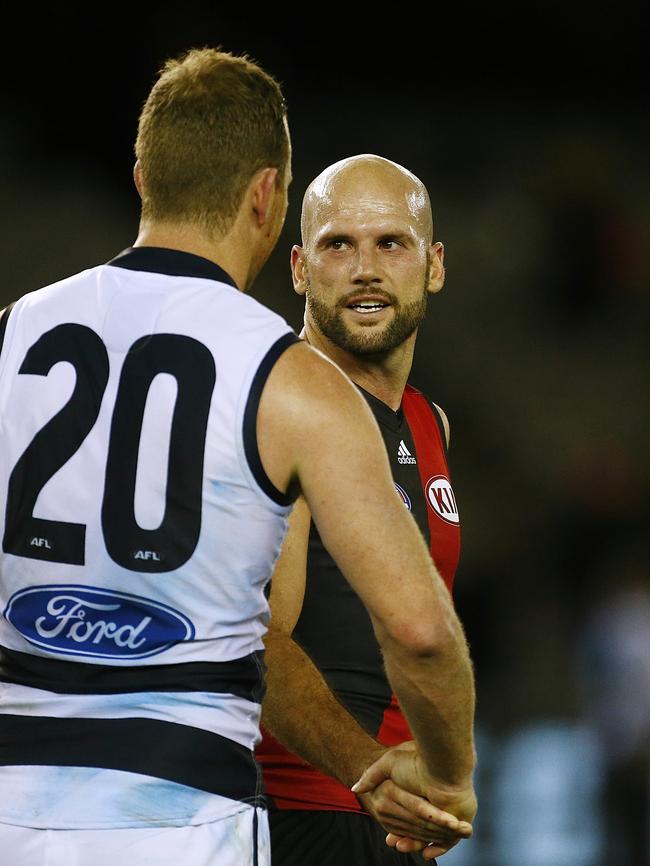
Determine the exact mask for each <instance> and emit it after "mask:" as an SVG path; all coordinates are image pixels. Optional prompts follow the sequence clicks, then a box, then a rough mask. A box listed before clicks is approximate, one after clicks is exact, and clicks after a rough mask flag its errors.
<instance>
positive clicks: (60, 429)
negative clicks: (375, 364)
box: [0, 247, 297, 829]
mask: <svg viewBox="0 0 650 866" xmlns="http://www.w3.org/2000/svg"><path fill="white" fill-rule="evenodd" d="M296 341H297V337H296V336H295V334H294V333H293V331H292V330H291V329H290V327H289V326H288V325H287V323H286V322H285V321H284V320H283V319H281V318H280V317H279V316H276V315H275V314H274V313H272V312H271V311H270V310H268V309H266V308H265V307H264V306H262V305H261V304H259V303H258V302H257V301H255V300H254V299H252V298H250V297H247V296H246V295H244V294H242V293H241V292H240V291H238V290H237V288H236V286H235V284H234V283H233V281H232V280H231V278H230V277H229V276H228V275H227V274H226V273H225V272H224V271H222V270H221V268H219V267H218V266H216V265H215V264H213V263H212V262H209V261H207V260H206V259H203V258H200V257H198V256H194V255H190V254H188V253H182V252H178V251H174V250H168V249H157V248H151V247H150V248H147V247H142V248H133V249H130V250H126V251H125V252H124V253H122V254H121V255H120V256H118V257H117V258H116V259H114V260H113V261H112V262H109V263H108V264H107V265H101V266H99V267H96V268H92V269H90V270H87V271H84V272H82V273H80V274H78V275H76V276H73V277H71V278H69V279H66V280H64V281H62V282H59V283H56V284H54V285H51V286H49V287H47V288H44V289H41V290H39V291H36V292H33V293H31V294H28V295H26V296H25V297H23V298H21V299H20V300H19V301H18V302H16V303H15V305H13V308H12V309H10V310H9V311H8V313H5V314H4V315H3V316H2V319H1V320H0V441H1V443H2V448H1V451H0V538H1V539H2V547H1V550H0V604H1V607H0V610H1V611H2V617H0V821H2V822H6V823H10V824H19V825H24V826H29V827H42V828H54V829H56V828H73V829H74V828H104V827H138V826H152V825H154V826H172V825H186V824H200V823H204V822H207V821H212V820H215V819H218V818H222V817H226V816H228V815H231V814H234V813H235V812H238V811H241V810H242V808H243V805H242V803H244V802H246V803H254V804H259V798H260V790H261V781H260V773H259V771H258V767H257V765H256V763H255V760H254V757H253V748H254V745H255V743H256V742H257V740H258V738H259V716H260V701H261V698H262V690H263V655H262V651H263V642H262V637H263V634H264V632H265V630H266V623H267V616H268V607H267V603H266V599H265V594H264V588H265V585H266V583H267V581H268V578H269V576H270V574H271V572H272V569H273V565H274V563H275V560H276V558H277V556H278V553H279V550H280V548H281V544H282V541H283V538H284V534H285V532H286V518H287V515H288V512H289V511H290V508H291V503H290V500H289V499H288V498H287V497H286V496H285V495H284V494H283V493H282V492H280V491H278V490H276V489H275V487H274V486H273V484H272V483H271V481H270V479H269V478H268V477H267V476H266V474H265V473H264V470H263V468H262V464H261V462H260V458H259V453H258V450H257V437H256V417H257V406H258V402H259V398H260V394H261V392H262V388H263V385H264V383H265V381H266V378H267V376H268V373H269V371H270V370H271V368H272V366H273V364H274V362H275V360H276V359H277V358H278V357H279V355H280V354H281V353H282V352H283V351H284V349H285V348H286V347H287V346H289V345H292V344H293V343H294V342H296Z"/></svg>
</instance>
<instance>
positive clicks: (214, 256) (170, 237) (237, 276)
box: [133, 223, 251, 291]
mask: <svg viewBox="0 0 650 866" xmlns="http://www.w3.org/2000/svg"><path fill="white" fill-rule="evenodd" d="M236 234H237V225H235V226H234V227H233V229H231V231H229V232H228V234H227V235H224V237H223V238H219V239H218V240H214V239H212V238H210V237H209V236H207V235H206V233H205V230H203V229H200V228H197V227H196V226H193V225H168V224H160V223H153V224H141V225H140V231H139V233H138V237H137V238H136V240H135V242H134V244H133V246H134V247H164V248H166V249H171V250H180V251H181V252H183V253H193V254H194V255H195V256H202V257H203V258H204V259H208V260H209V261H211V262H214V263H215V264H217V265H219V267H221V268H223V270H224V271H225V272H226V273H227V274H228V275H229V276H231V277H232V279H233V280H234V281H235V284H236V286H237V288H238V289H239V290H240V291H245V289H246V288H247V287H248V285H249V283H250V271H251V256H250V253H248V251H247V250H246V248H245V247H244V245H242V244H241V243H239V242H238V240H239V239H238V238H237V236H236Z"/></svg>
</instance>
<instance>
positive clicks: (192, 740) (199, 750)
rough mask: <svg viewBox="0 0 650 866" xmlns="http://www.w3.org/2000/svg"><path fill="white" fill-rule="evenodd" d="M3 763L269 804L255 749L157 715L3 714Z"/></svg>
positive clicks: (0, 736) (0, 734)
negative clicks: (129, 777) (89, 771)
mask: <svg viewBox="0 0 650 866" xmlns="http://www.w3.org/2000/svg"><path fill="white" fill-rule="evenodd" d="M179 755H180V756H182V761H179V760H178V758H179ZM0 765H2V766H16V765H19V766H46V767H101V768H103V769H107V770H122V771H125V772H129V773H139V774H141V775H146V776H154V777H155V778H157V779H167V780H168V781H170V782H176V783H178V784H179V785H188V786H189V787H190V788H197V789H199V790H200V791H207V792H208V793H210V794H219V795H220V796H222V797H229V798H230V799H231V800H244V801H246V802H249V803H251V804H257V805H258V806H261V805H263V800H262V799H261V798H260V797H259V795H258V768H257V765H256V763H255V759H254V757H253V753H252V752H251V751H250V749H247V748H246V747H245V746H242V745H240V744H239V743H236V742H234V740H230V739H228V737H222V736H220V735H219V734H215V733H212V732H210V731H204V730H201V728H195V727H191V726H189V725H180V724H177V723H175V722H164V721H160V720H158V719H144V718H137V719H73V718H66V719H58V718H53V717H52V716H47V717H45V716H18V715H9V714H5V715H0Z"/></svg>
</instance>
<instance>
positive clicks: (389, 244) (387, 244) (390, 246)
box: [380, 241, 399, 250]
mask: <svg viewBox="0 0 650 866" xmlns="http://www.w3.org/2000/svg"><path fill="white" fill-rule="evenodd" d="M380 246H381V247H382V249H384V250H395V249H397V247H398V246H399V244H398V243H397V241H381V243H380Z"/></svg>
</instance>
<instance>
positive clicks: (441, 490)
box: [426, 475, 460, 526]
mask: <svg viewBox="0 0 650 866" xmlns="http://www.w3.org/2000/svg"><path fill="white" fill-rule="evenodd" d="M426 492H427V501H428V502H429V505H430V506H431V507H432V508H433V510H434V511H435V512H436V514H437V515H438V517H440V518H441V519H442V520H444V521H445V523H451V524H453V525H454V526H458V524H459V523H460V517H459V516H458V506H457V505H456V497H455V496H454V491H453V490H452V488H451V484H450V483H449V479H448V478H445V476H444V475H434V477H433V478H429V480H428V481H427V486H426Z"/></svg>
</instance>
